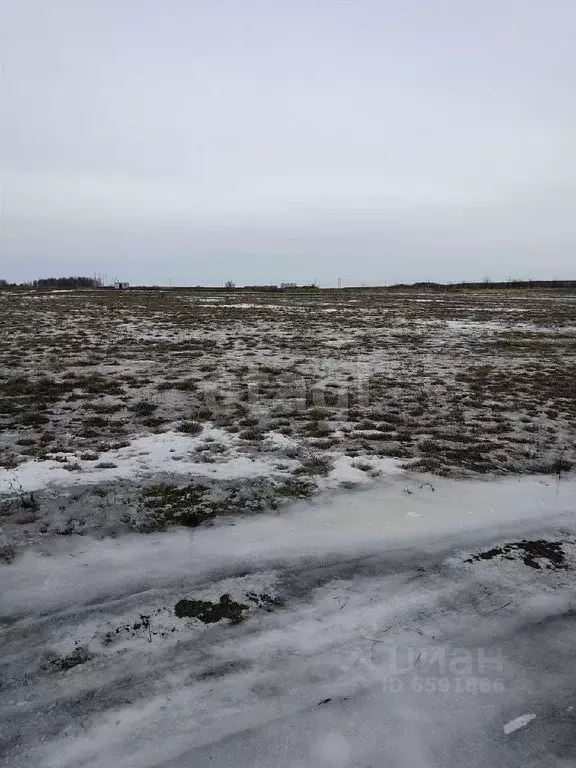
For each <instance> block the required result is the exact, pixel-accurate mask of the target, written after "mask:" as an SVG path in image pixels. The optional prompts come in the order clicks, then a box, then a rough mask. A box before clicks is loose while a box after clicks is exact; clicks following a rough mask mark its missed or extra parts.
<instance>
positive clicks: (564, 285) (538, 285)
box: [388, 278, 576, 292]
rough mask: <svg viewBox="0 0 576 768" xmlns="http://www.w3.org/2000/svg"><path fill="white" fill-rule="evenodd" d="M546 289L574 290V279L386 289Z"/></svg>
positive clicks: (402, 285)
mask: <svg viewBox="0 0 576 768" xmlns="http://www.w3.org/2000/svg"><path fill="white" fill-rule="evenodd" d="M510 288H513V289H516V290H527V289H548V290H555V291H558V290H564V291H565V290H569V291H574V290H576V280H501V281H492V280H490V279H488V278H485V279H484V280H482V281H481V282H461V283H432V282H419V283H395V284H394V285H391V286H389V289H388V290H392V291H399V290H400V291H401V290H428V291H442V292H445V291H461V290H472V291H478V290H503V289H510Z"/></svg>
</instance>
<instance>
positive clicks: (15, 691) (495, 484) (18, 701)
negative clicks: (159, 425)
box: [0, 473, 576, 768]
mask: <svg viewBox="0 0 576 768" xmlns="http://www.w3.org/2000/svg"><path fill="white" fill-rule="evenodd" d="M425 481H426V478H424V477H422V476H420V475H412V474H410V473H404V474H402V475H400V476H398V475H396V476H389V477H387V478H386V479H384V480H382V481H381V482H380V483H379V484H378V485H377V486H376V487H373V488H371V489H369V490H366V491H362V492H357V493H354V494H335V495H334V496H332V497H331V498H324V499H318V500H317V501H315V502H313V503H306V504H302V505H299V506H296V507H295V508H293V509H292V511H289V512H285V513H283V514H281V515H268V516H265V515H263V516H259V517H253V518H246V519H244V520H238V521H236V524H235V525H219V526H214V527H211V528H199V529H195V530H192V531H191V530H184V529H181V530H175V531H172V532H169V533H163V534H150V535H127V536H120V537H117V538H115V539H100V540H97V539H90V538H89V537H87V536H84V537H66V538H60V539H59V540H58V541H57V542H56V543H54V546H53V548H52V550H51V551H49V552H45V553H44V554H41V553H40V552H34V551H32V550H29V551H28V552H26V553H25V554H24V555H22V556H21V557H19V558H18V559H16V560H15V561H14V562H13V563H12V564H11V565H3V566H0V575H1V578H2V590H1V592H0V616H1V617H4V618H3V619H2V624H1V625H0V626H1V630H0V631H1V632H2V635H1V642H2V651H3V654H2V662H1V663H2V673H3V685H2V687H1V688H0V733H1V734H2V736H1V739H2V740H3V745H2V750H3V756H5V758H6V764H8V765H10V766H14V768H32V766H34V767H35V768H36V766H41V767H42V768H109V766H111V765H113V766H115V768H134V767H135V766H138V768H160V767H161V766H171V767H172V768H189V766H194V767H195V768H208V766H210V767H211V768H214V767H215V766H217V767H218V768H225V767H226V768H228V766H230V765H234V766H235V768H256V767H257V768H270V766H274V768H295V766H302V767H304V766H305V767H308V766H309V767H311V768H325V766H341V768H356V766H376V765H382V766H384V765H385V766H402V767H404V766H405V767H406V768H414V767H415V766H417V767H420V766H425V767H427V768H440V767H441V766H442V768H446V766H459V765H474V766H477V768H482V767H483V766H493V765H499V766H517V765H523V766H534V768H536V766H542V765H554V764H562V763H560V762H559V760H560V759H562V760H564V761H565V763H564V764H566V765H569V764H573V763H570V762H566V761H569V760H576V754H575V753H574V749H575V746H574V744H573V714H572V713H571V712H570V711H569V708H570V705H571V702H573V700H574V693H575V692H574V683H573V680H574V679H576V662H575V658H574V650H573V645H574V644H573V636H574V634H573V633H574V626H573V624H572V622H573V619H572V611H571V609H570V606H571V601H572V600H573V592H574V586H575V583H574V577H573V573H574V570H573V565H574V563H576V555H575V544H574V542H575V541H576V525H575V523H574V519H573V517H574V509H576V482H575V481H574V479H567V480H563V481H562V482H561V483H559V484H558V483H556V482H555V481H554V480H553V479H550V478H543V477H526V478H520V479H519V478H514V479H512V478H511V479H505V480H498V481H492V482H489V481H465V482H464V481H462V482H458V481H451V480H446V479H438V478H434V479H432V478H431V479H430V482H431V484H432V485H431V486H430V485H428V484H427V483H426V482H425ZM527 537H530V538H535V537H540V538H544V537H547V538H549V539H553V540H554V541H561V542H562V546H563V547H564V550H563V551H564V553H565V555H566V563H565V564H562V566H561V567H558V568H556V567H552V563H551V562H550V563H548V561H546V560H542V561H541V566H542V567H530V566H529V565H527V564H526V562H525V561H524V562H523V561H522V560H521V559H510V558H508V559H507V558H506V557H492V555H490V557H486V558H483V559H482V558H480V559H478V560H473V559H469V558H467V553H479V552H485V551H486V548H487V547H488V548H490V547H492V548H495V547H496V546H497V545H498V544H504V543H506V542H517V541H519V540H521V539H525V538H527ZM502 551H503V552H504V553H505V550H502ZM222 595H229V596H230V600H231V601H234V602H235V603H236V604H241V605H242V606H243V607H242V614H243V618H244V620H243V621H242V622H240V623H237V624H234V623H231V622H229V621H227V620H226V621H218V622H215V623H210V624H207V623H203V622H202V621H200V620H198V619H189V618H186V617H185V616H184V617H182V616H179V615H176V612H175V605H177V604H178V603H179V602H180V601H182V600H184V599H185V600H187V601H189V602H190V604H191V605H205V606H208V605H216V604H217V603H218V601H219V599H220V598H221V597H222ZM47 654H48V655H47ZM50 654H51V655H50ZM51 658H52V659H54V658H56V659H57V661H58V660H59V661H58V663H57V664H55V662H54V661H50V659H51ZM64 662H66V663H65V664H64ZM518 712H525V713H528V714H525V715H521V716H520V717H517V718H516V719H513V720H511V719H510V717H511V715H512V716H513V714H514V713H518ZM536 712H538V713H539V715H538V719H537V723H536V724H535V726H534V727H533V728H526V730H525V731H524V733H523V736H522V739H508V738H507V736H509V735H510V734H512V733H513V732H514V731H516V730H518V729H520V728H524V727H525V726H526V725H528V724H529V723H531V722H532V720H534V719H535V714H534V713H536ZM30 723H33V727H30ZM503 723H504V724H505V725H503ZM536 738H537V739H538V741H537V742H535V741H534V739H536ZM557 758H558V759H557ZM554 761H556V762H554Z"/></svg>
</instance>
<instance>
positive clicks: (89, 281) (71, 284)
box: [0, 276, 100, 289]
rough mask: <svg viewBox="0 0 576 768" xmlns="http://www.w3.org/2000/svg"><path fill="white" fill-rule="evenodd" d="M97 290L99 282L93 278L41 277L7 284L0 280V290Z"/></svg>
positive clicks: (5, 281)
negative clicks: (25, 281)
mask: <svg viewBox="0 0 576 768" xmlns="http://www.w3.org/2000/svg"><path fill="white" fill-rule="evenodd" d="M24 287H30V288H60V289H74V288H99V287H100V281H99V280H97V279H96V278H94V277H80V276H77V277H41V278H39V279H38V280H30V281H29V282H27V283H9V282H8V281H7V280H2V279H0V288H24Z"/></svg>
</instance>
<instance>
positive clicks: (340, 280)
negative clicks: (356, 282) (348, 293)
mask: <svg viewBox="0 0 576 768" xmlns="http://www.w3.org/2000/svg"><path fill="white" fill-rule="evenodd" d="M341 288H342V278H341V277H339V278H338V290H340V289H341Z"/></svg>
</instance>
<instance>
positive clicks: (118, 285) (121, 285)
mask: <svg viewBox="0 0 576 768" xmlns="http://www.w3.org/2000/svg"><path fill="white" fill-rule="evenodd" d="M114 288H116V290H117V291H122V290H123V289H124V288H130V283H114Z"/></svg>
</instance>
